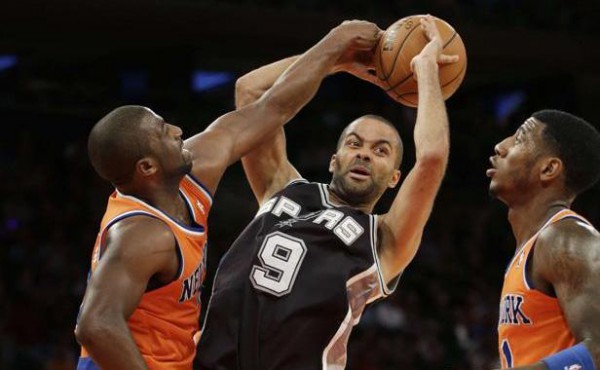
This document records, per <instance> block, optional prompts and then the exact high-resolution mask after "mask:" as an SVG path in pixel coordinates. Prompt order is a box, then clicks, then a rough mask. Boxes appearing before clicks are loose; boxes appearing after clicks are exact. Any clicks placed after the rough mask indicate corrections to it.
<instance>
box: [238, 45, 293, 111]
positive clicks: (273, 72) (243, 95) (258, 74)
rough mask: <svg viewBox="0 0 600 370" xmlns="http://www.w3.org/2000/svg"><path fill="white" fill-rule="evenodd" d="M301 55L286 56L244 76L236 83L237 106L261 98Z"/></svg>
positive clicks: (239, 106)
mask: <svg viewBox="0 0 600 370" xmlns="http://www.w3.org/2000/svg"><path fill="white" fill-rule="evenodd" d="M298 58H300V56H299V55H296V56H293V57H289V58H285V59H282V60H279V61H277V62H274V63H271V64H267V65H266V66H262V67H260V68H258V69H255V70H253V71H251V72H249V73H247V74H245V75H243V76H242V77H240V78H239V79H238V80H237V82H236V84H235V107H236V109H239V108H241V107H244V106H246V105H248V104H251V103H254V102H255V101H257V100H258V99H260V97H261V96H263V94H264V93H265V92H266V91H267V90H269V89H270V88H271V87H272V86H273V84H274V83H275V81H277V79H278V78H279V76H281V74H282V73H283V72H285V70H286V69H287V68H288V67H289V66H290V65H291V64H292V63H294V62H295V61H296V60H298Z"/></svg>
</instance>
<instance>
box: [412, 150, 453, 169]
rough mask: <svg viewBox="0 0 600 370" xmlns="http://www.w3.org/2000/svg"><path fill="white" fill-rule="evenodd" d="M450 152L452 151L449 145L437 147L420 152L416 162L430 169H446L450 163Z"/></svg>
mask: <svg viewBox="0 0 600 370" xmlns="http://www.w3.org/2000/svg"><path fill="white" fill-rule="evenodd" d="M449 154H450V153H449V150H448V148H447V147H446V148H444V147H442V148H435V149H432V150H428V151H425V152H423V153H419V155H418V156H417V160H416V162H417V163H418V164H419V165H420V166H422V167H425V168H427V169H429V170H436V169H440V170H442V171H444V170H445V169H446V165H447V164H448V156H449Z"/></svg>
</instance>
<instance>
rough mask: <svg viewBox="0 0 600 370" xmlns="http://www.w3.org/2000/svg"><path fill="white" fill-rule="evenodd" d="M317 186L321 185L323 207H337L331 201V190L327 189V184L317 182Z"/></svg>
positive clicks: (320, 193)
mask: <svg viewBox="0 0 600 370" xmlns="http://www.w3.org/2000/svg"><path fill="white" fill-rule="evenodd" d="M317 186H318V187H319V195H320V196H321V204H322V205H323V207H325V208H335V205H333V204H332V203H331V202H330V201H329V190H327V185H325V184H321V183H317Z"/></svg>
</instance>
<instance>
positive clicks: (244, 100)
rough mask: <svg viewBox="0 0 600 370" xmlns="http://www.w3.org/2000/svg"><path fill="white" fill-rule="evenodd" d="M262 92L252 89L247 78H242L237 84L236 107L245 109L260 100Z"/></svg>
mask: <svg viewBox="0 0 600 370" xmlns="http://www.w3.org/2000/svg"><path fill="white" fill-rule="evenodd" d="M261 95H262V92H261V91H257V90H256V89H254V88H253V87H252V84H251V83H250V81H249V80H248V79H247V78H246V76H242V77H240V78H238V79H237V81H236V82H235V105H236V107H237V108H240V107H243V106H245V105H248V104H250V103H252V102H253V101H255V100H257V99H258V98H260V96H261Z"/></svg>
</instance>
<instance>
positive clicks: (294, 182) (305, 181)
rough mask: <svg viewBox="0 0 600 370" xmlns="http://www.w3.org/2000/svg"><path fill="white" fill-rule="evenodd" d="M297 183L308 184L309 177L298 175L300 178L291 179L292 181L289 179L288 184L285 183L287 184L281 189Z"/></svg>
mask: <svg viewBox="0 0 600 370" xmlns="http://www.w3.org/2000/svg"><path fill="white" fill-rule="evenodd" d="M296 183H306V184H308V180H307V179H305V178H304V177H298V178H296V179H293V180H290V181H288V183H287V184H285V185H284V186H283V188H281V190H283V189H285V188H287V187H288V186H290V185H293V184H296Z"/></svg>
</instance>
